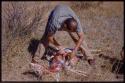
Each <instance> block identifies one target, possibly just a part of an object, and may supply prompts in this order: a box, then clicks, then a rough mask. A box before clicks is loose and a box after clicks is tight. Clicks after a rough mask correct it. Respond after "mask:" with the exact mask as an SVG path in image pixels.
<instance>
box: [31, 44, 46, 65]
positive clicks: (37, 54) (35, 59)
mask: <svg viewBox="0 0 125 83" xmlns="http://www.w3.org/2000/svg"><path fill="white" fill-rule="evenodd" d="M44 51H45V48H44V46H43V44H42V43H39V45H38V47H37V50H36V52H35V55H34V57H33V58H32V62H37V63H39V62H40V61H41V57H42V56H43V54H44Z"/></svg>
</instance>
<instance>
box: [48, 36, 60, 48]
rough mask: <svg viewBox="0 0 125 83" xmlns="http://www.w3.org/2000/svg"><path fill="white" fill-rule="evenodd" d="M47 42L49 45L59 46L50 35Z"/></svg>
mask: <svg viewBox="0 0 125 83" xmlns="http://www.w3.org/2000/svg"><path fill="white" fill-rule="evenodd" d="M48 41H49V43H52V44H53V45H55V46H56V47H59V46H60V44H59V43H58V42H57V41H56V39H55V38H54V37H53V35H51V34H49V35H48Z"/></svg>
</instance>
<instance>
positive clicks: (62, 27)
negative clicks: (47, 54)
mask: <svg viewBox="0 0 125 83" xmlns="http://www.w3.org/2000/svg"><path fill="white" fill-rule="evenodd" d="M56 31H67V32H68V33H69V35H70V36H71V37H72V39H73V40H74V42H75V43H76V46H75V47H74V49H73V52H72V54H71V61H72V62H75V58H74V56H75V54H76V52H77V50H81V51H82V53H85V54H86V56H87V60H88V62H89V63H90V64H92V63H93V61H94V59H93V56H92V55H91V53H90V52H89V49H88V48H87V45H86V43H85V40H84V35H83V31H82V26H81V24H80V21H79V19H78V17H77V16H76V15H75V13H74V12H73V11H72V9H71V8H69V7H68V6H66V5H57V6H56V7H55V8H54V10H53V11H52V12H51V14H50V16H49V19H48V22H47V26H46V29H45V32H44V35H43V37H42V39H41V42H42V44H43V45H44V47H45V48H47V47H48V46H49V44H50V43H52V44H54V45H55V46H56V47H57V48H58V49H59V50H60V53H62V54H63V52H64V51H63V47H62V45H61V44H59V43H58V42H57V41H56V39H55V38H54V34H55V33H56ZM72 32H75V33H76V34H77V35H78V37H79V38H78V39H76V38H75V37H74V36H73V34H72ZM82 43H83V44H84V45H83V46H82V47H81V44H82Z"/></svg>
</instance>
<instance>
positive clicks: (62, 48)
mask: <svg viewBox="0 0 125 83" xmlns="http://www.w3.org/2000/svg"><path fill="white" fill-rule="evenodd" d="M57 48H58V50H59V52H58V53H59V54H62V55H63V54H65V51H64V47H62V46H58V47H57Z"/></svg>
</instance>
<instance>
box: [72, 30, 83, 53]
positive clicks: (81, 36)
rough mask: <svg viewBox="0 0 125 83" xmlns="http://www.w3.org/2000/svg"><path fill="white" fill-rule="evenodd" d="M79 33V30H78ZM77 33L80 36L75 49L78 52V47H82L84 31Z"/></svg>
mask: <svg viewBox="0 0 125 83" xmlns="http://www.w3.org/2000/svg"><path fill="white" fill-rule="evenodd" d="M76 33H77V32H76ZM77 35H78V36H79V39H78V41H77V42H76V46H75V48H74V51H75V52H76V51H77V50H78V48H79V47H80V45H81V43H82V41H83V32H79V33H77Z"/></svg>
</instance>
